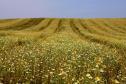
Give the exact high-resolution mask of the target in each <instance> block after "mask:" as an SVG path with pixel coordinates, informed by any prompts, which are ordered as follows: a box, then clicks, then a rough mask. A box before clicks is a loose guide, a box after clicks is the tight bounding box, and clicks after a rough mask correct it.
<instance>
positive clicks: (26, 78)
mask: <svg viewBox="0 0 126 84" xmlns="http://www.w3.org/2000/svg"><path fill="white" fill-rule="evenodd" d="M0 84H126V18H104V19H103V18H101V19H100V18H99V19H74V18H73V19H72V18H24V19H3V20H2V19H1V20H0Z"/></svg>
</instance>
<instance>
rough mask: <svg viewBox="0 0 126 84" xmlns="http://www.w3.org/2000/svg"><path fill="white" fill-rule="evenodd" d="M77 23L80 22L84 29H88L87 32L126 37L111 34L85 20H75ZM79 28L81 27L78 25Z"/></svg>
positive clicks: (112, 36)
mask: <svg viewBox="0 0 126 84" xmlns="http://www.w3.org/2000/svg"><path fill="white" fill-rule="evenodd" d="M76 23H78V24H80V25H81V26H82V27H83V28H84V30H85V31H88V32H89V33H92V34H97V35H103V36H107V37H108V38H109V37H111V38H116V39H126V37H125V36H124V37H123V36H119V35H113V33H109V32H106V31H103V30H101V28H98V27H96V26H94V25H90V24H91V23H90V22H89V21H87V20H79V22H76ZM80 28H81V27H80Z"/></svg>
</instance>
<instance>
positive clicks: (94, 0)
mask: <svg viewBox="0 0 126 84" xmlns="http://www.w3.org/2000/svg"><path fill="white" fill-rule="evenodd" d="M25 17H27V18H30V17H68V18H72V17H74V18H103V17H104V18H109V17H112V18H114V17H126V0H0V18H25Z"/></svg>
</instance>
